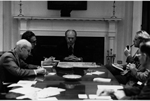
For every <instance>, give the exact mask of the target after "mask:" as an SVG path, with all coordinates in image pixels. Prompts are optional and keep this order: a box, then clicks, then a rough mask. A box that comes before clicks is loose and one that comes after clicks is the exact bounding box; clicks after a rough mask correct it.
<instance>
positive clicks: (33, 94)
mask: <svg viewBox="0 0 150 101" xmlns="http://www.w3.org/2000/svg"><path fill="white" fill-rule="evenodd" d="M62 91H65V89H61V88H57V87H48V88H44V89H41V88H34V87H23V88H17V89H13V90H10V92H15V93H21V94H24V95H23V96H19V97H17V98H16V99H24V98H30V99H32V100H50V99H51V100H52V99H53V100H57V99H56V98H55V97H51V96H54V95H58V94H60V92H62Z"/></svg>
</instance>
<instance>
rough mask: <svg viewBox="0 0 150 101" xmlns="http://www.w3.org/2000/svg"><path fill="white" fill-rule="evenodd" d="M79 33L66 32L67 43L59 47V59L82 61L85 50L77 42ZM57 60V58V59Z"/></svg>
mask: <svg viewBox="0 0 150 101" xmlns="http://www.w3.org/2000/svg"><path fill="white" fill-rule="evenodd" d="M76 38H77V32H76V31H75V30H73V29H69V30H67V31H66V32H65V39H66V40H65V42H64V43H61V44H60V45H59V46H58V49H57V50H58V59H59V60H61V61H82V60H83V56H84V48H83V45H82V44H81V43H78V42H76ZM56 58H57V57H56Z"/></svg>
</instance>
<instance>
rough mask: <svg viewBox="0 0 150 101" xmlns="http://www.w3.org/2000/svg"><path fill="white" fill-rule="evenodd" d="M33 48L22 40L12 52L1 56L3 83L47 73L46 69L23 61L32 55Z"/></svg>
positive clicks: (0, 69) (0, 71) (0, 66)
mask: <svg viewBox="0 0 150 101" xmlns="http://www.w3.org/2000/svg"><path fill="white" fill-rule="evenodd" d="M31 48H32V45H31V43H30V42H28V41H27V40H25V39H22V40H19V41H18V42H17V43H16V47H15V48H14V49H13V50H12V51H8V52H6V53H4V54H3V55H2V56H1V58H0V73H1V76H2V77H1V78H2V81H11V80H14V79H16V78H17V79H20V78H22V77H27V76H33V75H37V74H45V73H46V70H45V69H43V68H40V67H39V66H38V67H37V66H34V65H28V64H26V63H25V62H24V61H23V60H25V59H26V58H27V57H28V56H29V55H30V52H31Z"/></svg>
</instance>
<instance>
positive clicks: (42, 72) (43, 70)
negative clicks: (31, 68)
mask: <svg viewBox="0 0 150 101" xmlns="http://www.w3.org/2000/svg"><path fill="white" fill-rule="evenodd" d="M35 72H36V74H46V73H47V71H46V69H44V68H38V69H36V70H35Z"/></svg>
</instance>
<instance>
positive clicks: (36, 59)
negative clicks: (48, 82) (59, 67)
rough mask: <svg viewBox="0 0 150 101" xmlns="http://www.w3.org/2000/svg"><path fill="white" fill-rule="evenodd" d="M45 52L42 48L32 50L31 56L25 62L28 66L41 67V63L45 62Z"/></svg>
mask: <svg viewBox="0 0 150 101" xmlns="http://www.w3.org/2000/svg"><path fill="white" fill-rule="evenodd" d="M43 57H44V56H43V52H42V49H41V47H40V46H38V45H37V46H35V48H34V49H32V50H31V55H30V56H28V58H27V59H26V60H25V63H27V64H33V65H41V61H42V60H44V58H43Z"/></svg>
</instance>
